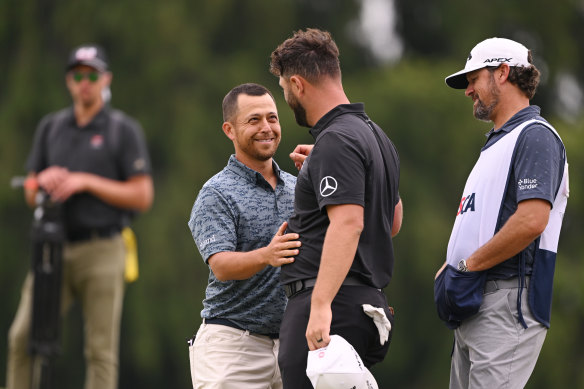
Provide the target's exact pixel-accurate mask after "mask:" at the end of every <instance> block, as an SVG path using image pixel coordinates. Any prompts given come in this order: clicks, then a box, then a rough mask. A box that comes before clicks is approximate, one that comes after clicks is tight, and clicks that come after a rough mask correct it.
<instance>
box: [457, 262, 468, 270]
mask: <svg viewBox="0 0 584 389" xmlns="http://www.w3.org/2000/svg"><path fill="white" fill-rule="evenodd" d="M458 271H461V272H465V273H466V272H467V271H468V267H466V259H461V260H460V262H458Z"/></svg>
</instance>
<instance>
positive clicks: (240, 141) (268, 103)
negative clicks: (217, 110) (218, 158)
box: [223, 94, 282, 166]
mask: <svg viewBox="0 0 584 389" xmlns="http://www.w3.org/2000/svg"><path fill="white" fill-rule="evenodd" d="M223 131H224V132H225V134H226V135H227V136H228V137H229V139H231V140H232V141H233V145H234V146H235V156H236V157H237V159H238V160H239V161H240V162H242V163H243V164H245V165H248V166H255V165H256V164H257V162H266V161H269V160H270V159H271V158H272V157H273V156H274V154H275V153H276V150H277V149H278V145H279V144H280V139H281V135H282V131H281V129H280V120H279V118H278V110H277V109H276V103H275V102H274V100H273V99H272V97H271V96H270V95H269V94H265V95H262V96H250V95H246V94H240V95H239V96H238V97H237V112H236V114H235V115H234V117H233V119H232V120H231V121H227V122H225V123H223Z"/></svg>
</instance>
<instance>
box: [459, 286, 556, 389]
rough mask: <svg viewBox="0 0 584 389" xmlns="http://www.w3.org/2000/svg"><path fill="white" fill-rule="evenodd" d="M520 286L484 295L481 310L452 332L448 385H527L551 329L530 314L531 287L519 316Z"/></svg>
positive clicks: (480, 388) (467, 388)
mask: <svg viewBox="0 0 584 389" xmlns="http://www.w3.org/2000/svg"><path fill="white" fill-rule="evenodd" d="M518 291H519V289H517V288H511V289H499V290H497V291H494V292H489V293H485V295H484V300H483V303H482V305H481V308H480V310H479V312H478V313H477V314H476V315H475V316H473V317H471V318H470V319H468V320H466V321H464V322H463V323H462V325H461V326H460V327H458V328H457V329H456V330H454V339H455V345H454V350H453V353H452V361H451V369H450V389H490V388H505V389H520V388H523V387H524V386H525V384H526V383H527V381H528V380H529V377H530V376H531V373H532V371H533V368H534V367H535V364H536V362H537V358H538V356H539V352H540V351H541V348H542V346H543V342H544V340H545V336H546V333H547V329H546V328H545V327H544V326H543V325H541V324H540V323H538V322H537V321H536V320H535V319H534V318H533V315H532V314H531V311H530V310H529V306H528V303H527V295H528V293H527V290H526V289H524V290H523V294H522V296H521V297H522V300H521V304H522V312H523V318H524V319H525V323H526V324H527V325H528V327H527V328H523V327H522V326H521V324H519V322H518V320H517V317H518V312H517V293H518Z"/></svg>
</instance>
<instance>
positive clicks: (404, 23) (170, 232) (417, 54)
mask: <svg viewBox="0 0 584 389" xmlns="http://www.w3.org/2000/svg"><path fill="white" fill-rule="evenodd" d="M306 27H319V28H322V29H326V30H329V31H330V32H331V33H332V34H333V36H334V38H335V40H336V42H337V44H338V45H339V48H340V50H341V64H342V69H343V79H344V86H345V90H346V92H347V95H348V96H349V98H350V99H351V100H352V101H363V102H365V104H366V109H367V112H368V114H369V116H370V117H372V118H373V120H375V121H376V122H377V123H379V124H380V125H381V127H382V128H384V129H385V131H386V132H387V133H388V135H389V136H390V138H392V139H393V141H394V142H395V144H396V145H397V147H398V150H399V152H400V157H401V163H402V175H401V188H400V192H401V195H402V198H403V200H404V206H405V218H404V224H403V228H402V232H401V233H400V235H399V236H398V237H397V238H396V243H395V245H396V256H397V259H396V267H395V275H394V279H393V281H392V283H391V284H390V286H389V287H388V288H387V289H386V293H387V295H388V298H389V301H390V303H391V305H393V306H394V307H395V309H396V323H395V332H394V338H393V344H392V346H391V348H390V352H389V354H388V356H387V358H386V359H385V361H384V362H383V363H381V364H379V365H377V366H376V367H374V369H373V371H374V373H375V375H376V377H377V379H378V382H379V386H380V388H384V389H385V388H444V387H447V385H448V376H449V366H450V351H451V347H452V333H451V332H450V331H449V330H448V329H447V328H446V327H445V326H444V325H443V324H442V323H441V322H440V321H439V319H438V318H437V315H436V312H435V308H434V303H433V277H434V274H435V271H436V270H437V269H438V267H439V266H440V265H441V264H442V262H443V261H444V258H445V253H446V245H447V242H448V237H449V233H450V229H451V226H452V223H453V221H454V216H455V213H456V208H457V206H458V203H459V199H460V194H461V191H462V188H463V185H464V180H465V178H466V176H467V174H468V173H469V171H470V169H471V167H472V165H473V164H474V162H475V160H476V158H477V155H478V151H479V149H480V147H481V145H482V144H483V142H484V136H483V134H484V133H485V132H486V131H488V129H489V128H490V124H488V123H482V122H478V121H476V120H475V119H474V118H473V117H472V108H471V102H470V101H469V100H468V99H467V98H465V97H464V93H463V92H462V91H454V90H452V89H449V88H447V87H446V86H445V84H444V77H445V76H447V75H448V74H451V73H453V72H455V71H458V70H459V69H461V68H462V67H463V66H464V62H465V60H466V56H467V55H468V52H469V51H470V49H471V48H472V47H473V46H474V45H475V44H476V43H478V42H479V41H481V40H483V39H486V38H488V37H493V36H499V37H508V38H511V39H515V40H518V41H521V42H523V43H524V44H525V45H526V46H528V47H529V48H531V49H532V50H533V52H534V56H535V60H536V64H537V66H538V67H539V68H540V70H542V72H543V78H542V83H541V86H540V88H539V91H538V94H537V95H536V97H535V99H534V100H533V103H534V104H537V105H540V106H541V107H542V114H543V115H544V116H545V117H546V118H548V120H550V121H551V122H552V123H553V124H554V125H555V127H556V129H557V130H558V131H559V133H560V134H561V135H562V137H563V139H564V142H565V144H566V148H567V151H568V156H569V159H570V163H571V173H572V177H571V178H572V180H571V184H572V185H571V187H572V197H571V199H570V201H569V205H568V208H567V212H566V216H565V220H564V227H563V233H562V238H561V240H560V247H559V255H558V257H559V258H558V266H557V269H556V282H555V291H554V303H553V304H554V309H553V317H552V328H551V330H550V331H549V333H548V336H547V341H546V343H545V345H544V348H543V351H542V353H541V356H540V359H539V362H538V365H537V366H536V369H535V372H534V374H533V376H532V379H531V381H530V383H529V384H528V387H529V388H549V387H577V388H578V387H579V388H582V387H584V371H583V370H582V369H581V366H582V365H584V353H583V352H582V351H581V348H582V346H581V345H582V344H584V331H583V330H584V282H582V280H583V277H584V264H583V262H581V259H582V249H581V247H580V245H579V240H580V239H582V232H583V231H582V230H583V224H582V223H581V222H578V217H579V216H581V215H582V214H583V212H584V203H583V199H582V196H581V195H580V194H581V193H582V185H583V182H582V176H580V173H579V171H580V169H582V167H583V166H584V160H583V159H584V154H583V153H582V152H581V149H582V148H583V147H584V138H583V131H584V116H583V114H582V112H583V105H584V97H583V92H582V87H583V85H584V76H583V75H584V72H582V70H583V68H584V41H583V40H582V39H581V37H582V36H584V2H583V1H582V0H558V1H554V2H549V1H544V0H532V1H529V2H527V1H516V2H509V1H503V0H494V1H491V2H472V3H470V2H468V1H466V0H444V1H440V2H436V1H433V0H417V1H407V0H314V1H313V0H214V1H202V0H168V1H148V0H147V1H144V0H140V1H139V0H124V1H117V0H102V1H95V0H76V1H66V0H61V1H57V0H42V1H38V0H2V1H0V125H1V130H0V131H1V134H2V141H1V142H0V166H1V168H0V249H1V252H2V260H1V261H0V294H1V295H2V296H3V297H2V309H1V310H0V386H2V383H3V382H4V379H5V376H6V373H5V366H6V351H5V350H6V346H7V345H6V336H5V334H7V332H8V328H9V326H10V324H11V322H12V319H13V317H14V313H15V310H16V307H17V303H18V300H19V294H20V288H21V285H22V281H23V279H24V275H25V273H26V271H27V270H28V267H29V258H30V250H29V240H28V233H29V227H30V220H31V218H32V213H31V210H29V209H28V208H27V207H26V206H25V204H24V201H23V196H22V193H21V191H18V190H13V189H11V188H10V187H9V182H10V178H11V177H12V176H16V175H23V174H25V173H26V172H25V171H24V161H25V158H26V156H27V154H28V151H29V147H30V144H31V140H32V136H33V132H34V130H35V127H36V125H37V123H38V121H39V120H40V119H41V117H42V116H43V115H45V114H46V113H48V112H50V111H54V110H56V109H59V108H61V107H63V106H66V105H68V104H70V99H69V95H68V93H67V91H66V88H65V86H64V64H65V60H66V57H67V55H68V53H69V50H70V49H71V48H72V47H74V46H75V45H78V44H80V43H83V42H98V43H100V44H102V45H103V46H104V47H105V48H106V50H107V51H108V54H109V56H110V60H111V68H112V70H113V73H114V81H113V85H112V93H113V99H112V104H113V105H114V106H115V107H118V108H120V109H122V110H124V111H126V112H127V113H129V114H130V115H132V116H134V117H135V118H137V119H138V120H139V121H140V122H141V123H142V125H143V127H144V130H145V133H146V136H147V140H148V143H149V147H150V151H151V156H152V163H153V170H154V171H153V175H154V181H155V189H156V198H155V202H154V205H153V208H152V209H151V210H150V211H149V212H148V213H146V214H144V215H141V216H140V217H139V218H138V219H137V220H136V221H135V224H134V227H135V230H136V233H137V235H138V239H139V252H140V265H141V268H140V271H141V274H140V279H139V280H138V281H137V282H136V283H134V284H130V285H128V290H127V295H126V299H125V308H124V319H123V329H122V340H121V369H120V388H144V389H147V388H176V389H186V388H190V387H191V383H190V372H189V363H188V350H187V344H186V341H185V339H186V338H187V337H190V336H191V335H192V334H194V333H195V332H196V330H197V328H198V326H199V324H200V310H201V308H202V304H201V301H202V298H203V294H204V289H205V285H206V282H207V277H208V268H207V266H206V265H205V264H204V263H203V261H202V260H201V257H200V255H199V253H198V251H197V249H196V246H195V244H194V242H193V240H192V238H191V236H190V232H189V230H188V227H187V225H186V223H187V220H188V217H189V213H190V210H191V206H192V203H193V201H194V200H195V197H196V195H197V193H198V191H199V189H200V188H201V186H202V184H203V183H204V182H205V181H206V180H207V179H208V178H209V177H210V176H212V175H213V174H215V173H216V172H217V171H219V170H220V169H222V168H223V166H224V165H225V163H226V162H227V159H228V156H229V155H230V154H231V153H232V151H233V146H232V144H231V142H229V140H228V139H227V138H226V137H225V136H224V135H223V133H222V131H221V100H222V98H223V96H224V95H225V93H227V91H228V90H229V89H231V88H232V87H233V86H235V85H237V84H240V83H244V82H259V83H261V84H264V85H266V86H267V87H268V88H270V89H271V90H272V91H273V92H274V94H275V96H276V98H277V102H278V106H279V109H280V118H281V122H282V128H283V141H282V143H281V146H280V149H279V151H278V153H277V155H276V160H277V161H278V162H279V163H280V165H281V166H282V167H283V168H284V169H285V170H287V171H290V172H295V169H294V166H293V165H292V163H291V162H290V160H289V159H288V157H287V155H288V153H289V152H290V151H291V150H292V149H293V147H294V146H295V145H296V144H298V143H306V142H311V137H310V136H309V134H308V132H307V130H306V129H304V128H300V127H298V126H297V125H296V123H295V121H294V118H293V115H292V113H291V111H290V110H289V108H288V107H287V105H286V103H285V102H284V99H283V96H282V93H281V92H280V90H279V87H278V80H277V79H276V78H275V77H273V76H272V75H271V74H270V73H269V72H268V63H269V56H270V53H271V51H272V50H273V49H274V48H275V47H276V46H277V45H278V44H279V43H280V42H282V41H283V40H284V39H285V38H287V37H289V36H290V35H291V34H292V32H293V31H294V30H297V29H300V28H306ZM578 37H580V38H578ZM80 323H81V318H80V312H79V309H78V308H77V309H74V310H73V313H72V314H71V315H69V316H68V317H67V319H66V320H65V321H64V324H63V325H64V327H63V349H64V351H63V355H62V356H61V357H59V359H58V361H57V372H56V374H57V379H58V382H59V385H58V387H59V389H70V388H79V387H81V385H82V379H83V378H82V377H83V361H82V358H80V356H81V353H82V343H81V338H82V332H81V329H80Z"/></svg>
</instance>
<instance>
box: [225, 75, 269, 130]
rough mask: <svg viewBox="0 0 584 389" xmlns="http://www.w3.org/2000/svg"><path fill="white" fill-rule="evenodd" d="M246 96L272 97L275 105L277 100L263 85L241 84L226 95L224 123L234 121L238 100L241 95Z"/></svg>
mask: <svg viewBox="0 0 584 389" xmlns="http://www.w3.org/2000/svg"><path fill="white" fill-rule="evenodd" d="M241 94H244V95H248V96H263V95H266V94H267V95H270V97H271V98H272V100H274V103H275V102H276V100H275V99H274V96H273V95H272V92H270V91H269V90H268V88H266V87H265V86H263V85H260V84H254V83H252V82H249V83H246V84H241V85H238V86H236V87H235V88H233V89H231V90H230V91H229V93H227V94H226V95H225V97H224V98H223V121H224V122H228V121H230V120H232V119H233V117H234V116H235V115H236V114H237V98H238V97H239V95H241Z"/></svg>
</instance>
